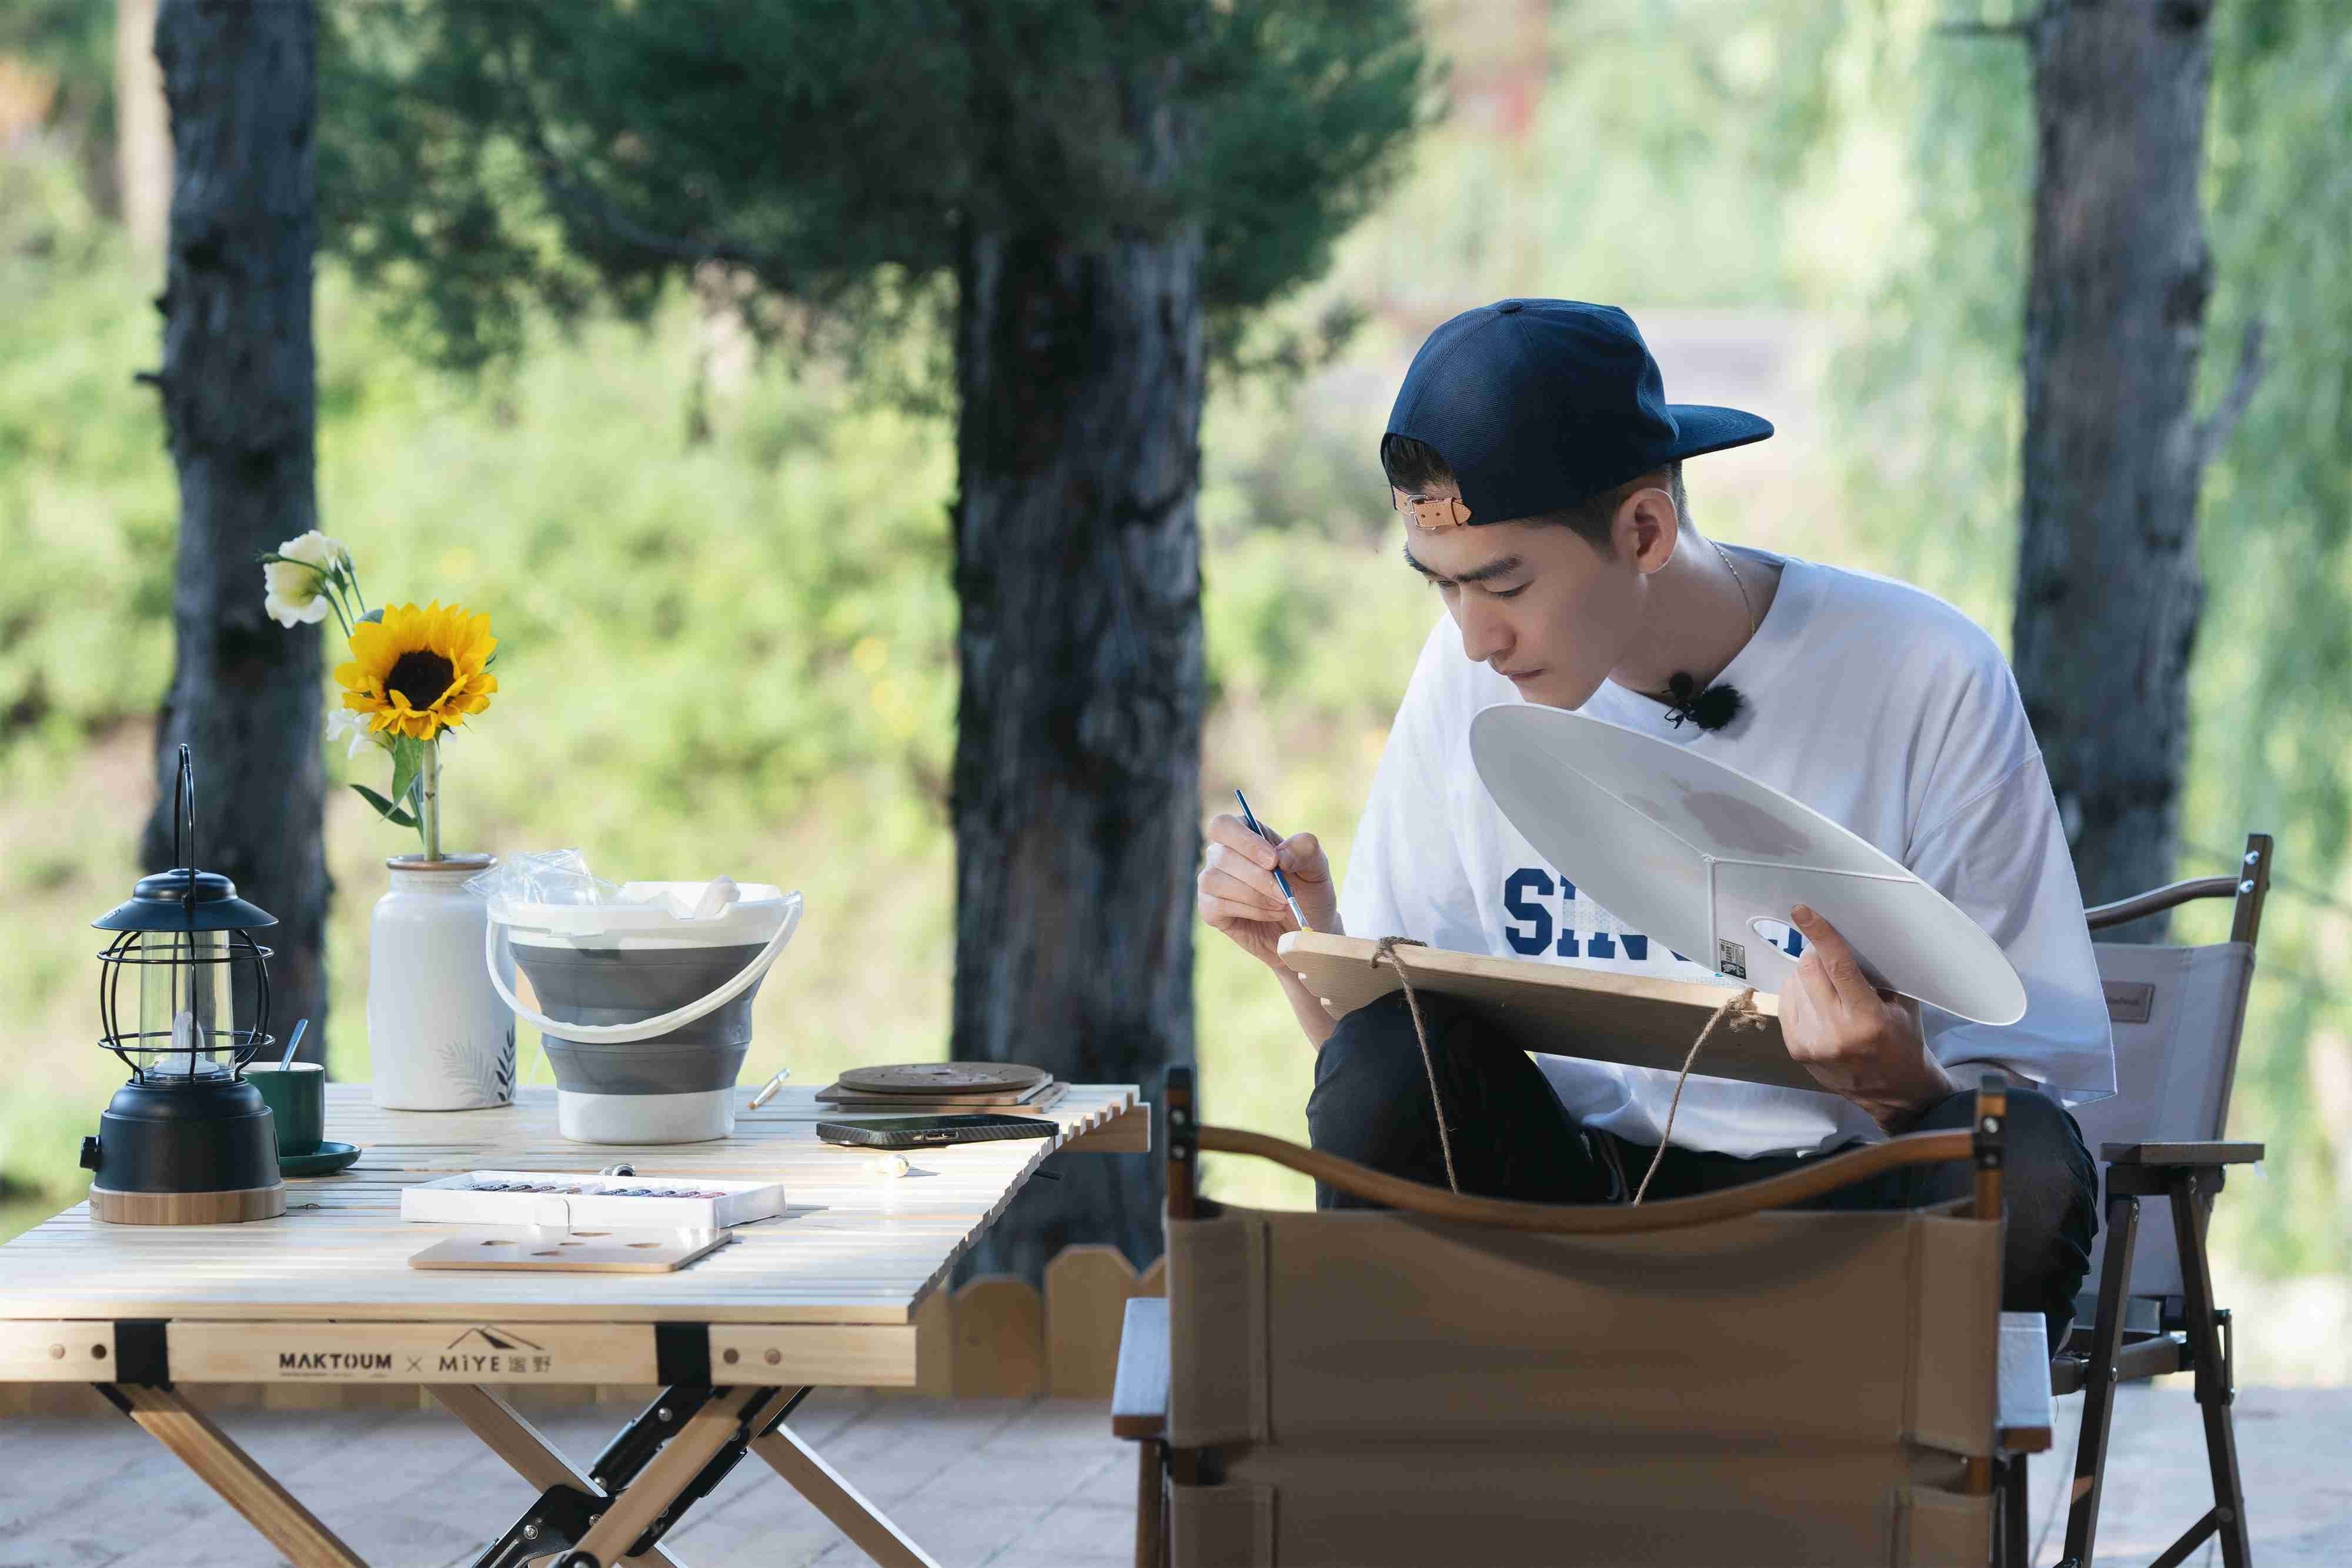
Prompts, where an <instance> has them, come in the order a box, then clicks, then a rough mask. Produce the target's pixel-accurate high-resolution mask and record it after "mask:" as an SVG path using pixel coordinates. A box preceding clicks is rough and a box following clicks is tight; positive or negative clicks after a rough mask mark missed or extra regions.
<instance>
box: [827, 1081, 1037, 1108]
mask: <svg viewBox="0 0 2352 1568" xmlns="http://www.w3.org/2000/svg"><path fill="white" fill-rule="evenodd" d="M1069 1088H1070V1086H1069V1085H1068V1084H1066V1083H1061V1082H1045V1083H1033V1084H1031V1085H1030V1086H1029V1087H1028V1088H1026V1089H1022V1090H1017V1091H1016V1090H1004V1091H999V1092H993V1093H987V1094H958V1095H956V1096H954V1097H953V1098H952V1099H949V1098H944V1097H943V1098H940V1099H936V1100H924V1099H919V1098H918V1097H917V1096H915V1095H912V1094H857V1093H853V1092H850V1091H848V1090H845V1089H844V1088H842V1086H841V1085H840V1084H838V1083H828V1084H826V1085H825V1086H824V1088H822V1089H820V1090H818V1091H817V1092H816V1102H817V1103H818V1104H820V1105H827V1106H831V1107H832V1108H833V1109H834V1110H836V1111H895V1112H898V1113H899V1114H901V1115H908V1116H928V1115H931V1114H934V1113H943V1112H950V1111H970V1110H972V1109H974V1108H976V1107H980V1106H991V1107H996V1108H999V1109H1001V1108H1003V1107H1005V1106H1024V1107H1026V1108H1028V1109H1031V1110H1036V1111H1042V1110H1044V1109H1045V1108H1046V1107H1047V1106H1049V1105H1053V1104H1055V1103H1059V1101H1060V1100H1061V1098H1062V1096H1063V1095H1064V1094H1066V1093H1067V1092H1069Z"/></svg>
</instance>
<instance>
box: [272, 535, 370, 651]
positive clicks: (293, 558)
mask: <svg viewBox="0 0 2352 1568" xmlns="http://www.w3.org/2000/svg"><path fill="white" fill-rule="evenodd" d="M276 558H277V559H270V560H268V561H266V562H264V563H263V565H262V568H261V588H262V596H261V607H262V609H263V610H265V611H267V612H268V614H269V618H270V619H271V620H273V621H275V622H278V624H279V625H280V626H288V627H292V626H300V625H304V624H306V623H309V622H315V621H324V620H325V619H326V618H327V612H328V610H329V609H330V608H331V605H330V604H329V603H328V601H327V577H328V574H329V573H331V572H339V571H343V570H348V569H349V568H350V566H351V564H352V552H351V551H349V550H347V549H344V548H343V545H342V541H341V540H340V539H332V538H328V537H327V536H326V535H324V534H322V533H320V531H319V530H318V529H316V528H312V529H311V530H310V532H308V533H306V534H303V535H301V536H299V538H290V539H288V540H287V541H286V542H285V543H284V544H282V545H279V546H278V549H277V551H276Z"/></svg>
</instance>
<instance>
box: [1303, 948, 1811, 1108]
mask: <svg viewBox="0 0 2352 1568" xmlns="http://www.w3.org/2000/svg"><path fill="white" fill-rule="evenodd" d="M1379 948H1380V944H1379V943H1377V942H1374V941H1372V940H1370V939H1369V938H1367V937H1361V936H1331V935H1328V933H1325V932H1320V931H1291V932H1286V933H1285V934H1284V935H1283V937H1282V940H1281V941H1280V942H1279V943H1278V944H1276V953H1277V954H1278V955H1279V956H1280V957H1281V959H1282V961H1283V963H1284V965H1285V966H1286V967H1288V968H1289V969H1290V971H1291V972H1292V973H1293V974H1296V975H1297V977H1299V978H1300V979H1301V980H1302V981H1304V982H1305V983H1306V985H1307V988H1308V989H1309V990H1312V991H1313V992H1314V993H1315V994H1316V996H1317V997H1318V998H1319V999H1320V1000H1321V1001H1322V1003H1323V1009H1324V1011H1326V1012H1328V1013H1329V1014H1330V1015H1331V1016H1332V1017H1333V1018H1335V1019H1339V1018H1344V1017H1346V1016H1347V1015H1348V1014H1349V1013H1351V1012H1353V1011H1355V1010H1356V1009H1358V1008H1360V1007H1362V1006H1363V1005H1364V1004H1365V1003H1367V1002H1370V1001H1375V1000H1377V999H1379V998H1381V997H1383V996H1386V995H1387V994H1388V993H1389V992H1391V991H1393V990H1396V989H1398V988H1400V987H1401V986H1402V983H1403V982H1402V980H1400V979H1399V978H1398V977H1397V971H1396V967H1395V964H1394V963H1392V962H1391V959H1390V958H1389V957H1386V956H1381V954H1380V951H1379ZM1394 956H1395V958H1396V959H1397V960H1398V961H1401V962H1402V963H1403V964H1405V965H1406V966H1408V967H1409V968H1410V969H1411V972H1412V984H1413V988H1414V989H1415V990H1416V991H1417V992H1419V993H1420V994H1422V995H1423V996H1442V997H1451V998H1454V1000H1456V1001H1458V1002H1461V1003H1462V1004H1463V1005H1465V1007H1467V1008H1468V1009H1470V1011H1471V1013H1472V1014H1473V1015H1474V1016H1475V1018H1476V1019H1478V1021H1479V1023H1480V1025H1481V1026H1482V1027H1483V1028H1484V1029H1485V1030H1488V1031H1491V1033H1492V1035H1493V1037H1494V1038H1495V1039H1496V1040H1502V1041H1507V1042H1508V1043H1509V1044H1511V1045H1514V1046H1517V1048H1518V1049H1520V1050H1521V1051H1540V1052H1543V1053H1546V1054H1549V1055H1552V1056H1576V1057H1583V1058H1587V1059H1589V1060H1591V1061H1614V1062H1622V1063H1623V1064H1625V1065H1626V1066H1629V1067H1649V1068H1655V1069H1657V1070H1658V1071H1664V1072H1675V1071H1680V1070H1681V1068H1682V1064H1683V1059H1684V1058H1685V1057H1686V1056H1688V1055H1689V1054H1690V1048H1691V1041H1693V1040H1696V1039H1697V1038H1698V1035H1699V1031H1700V1030H1703V1029H1705V1028H1706V1021H1707V1019H1709V1018H1711V1017H1713V1016H1714V1014H1715V1011H1716V1009H1718V1008H1720V1007H1721V1006H1722V1005H1723V1004H1724V1002H1725V1001H1727V999H1729V998H1731V997H1732V996H1733V995H1735V994H1736V993H1735V992H1734V991H1731V990H1727V989H1726V988H1723V987H1721V986H1713V985H1706V984H1704V983H1701V982H1698V981H1691V980H1665V979H1658V978H1654V977H1650V976H1646V975H1620V974H1616V973H1614V972H1612V971H1611V970H1607V969H1586V968H1578V967H1573V966H1570V965H1565V964H1543V963H1538V962H1536V961H1534V960H1532V959H1524V958H1497V957H1496V956H1493V955H1491V954H1486V953H1454V952H1448V951H1446V950H1445V949H1444V948H1439V947H1423V946H1403V947H1401V948H1399V949H1397V950H1396V953H1395V955H1394ZM1755 1002H1756V1010H1757V1011H1758V1012H1759V1014H1761V1015H1762V1016H1763V1018H1764V1020H1765V1022H1764V1025H1763V1027H1762V1028H1760V1029H1753V1030H1718V1031H1717V1034H1716V1038H1715V1039H1714V1040H1710V1041H1709V1042H1708V1044H1707V1051H1706V1056H1704V1057H1703V1058H1701V1059H1700V1061H1699V1062H1698V1064H1697V1065H1696V1066H1695V1067H1693V1068H1692V1069H1691V1071H1692V1073H1693V1075H1694V1076H1696V1077H1703V1078H1729V1079H1735V1080H1738V1081H1739V1082H1747V1083H1768V1084H1771V1085H1773V1086H1775V1087H1778V1088H1781V1089H1806V1090H1811V1091H1813V1092H1820V1090H1821V1083H1820V1082H1819V1081H1818V1080H1816V1079H1815V1078H1814V1077H1813V1076H1812V1074H1811V1073H1810V1072H1807V1071H1805V1069H1804V1067H1803V1065H1802V1064H1801V1063H1800V1062H1798V1061H1796V1060H1795V1059H1794V1058H1793V1057H1791V1056H1790V1054H1789V1048H1788V1045H1787V1043H1786V1042H1785V1041H1783V1040H1782V1039H1781V1038H1780V998H1778V997H1776V996H1772V995H1770V994H1769V993H1768V992H1764V991H1759V992H1757V993H1756V998H1755Z"/></svg>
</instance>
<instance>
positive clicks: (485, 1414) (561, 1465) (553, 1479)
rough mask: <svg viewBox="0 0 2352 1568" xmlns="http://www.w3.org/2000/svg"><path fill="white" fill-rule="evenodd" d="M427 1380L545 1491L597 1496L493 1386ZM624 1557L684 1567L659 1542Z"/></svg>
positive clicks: (660, 1567) (661, 1567) (633, 1562)
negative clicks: (558, 1489) (568, 1489)
mask: <svg viewBox="0 0 2352 1568" xmlns="http://www.w3.org/2000/svg"><path fill="white" fill-rule="evenodd" d="M426 1386H428V1387H429V1388H431V1389H432V1391H433V1397H434V1398H435V1399H436V1400H437V1401H439V1402H440V1404H441V1406H442V1407H443V1408H444V1409H446V1410H447V1411H448V1412H449V1414H451V1415H452V1416H456V1417H457V1419H458V1420H460V1421H463V1422H464V1423H465V1424H466V1425H467V1427H468V1428H469V1429H470V1430H471V1431H472V1432H473V1434H474V1436H475V1437H479V1438H480V1439H481V1440H482V1444H483V1446H484V1447H485V1448H488V1449H489V1450H490V1452H492V1453H494V1454H496V1455H497V1456H498V1457H499V1458H501V1459H504V1460H505V1461H506V1462H507V1467H508V1468H509V1469H511V1470H513V1471H514V1473H515V1474H517V1475H519V1476H520V1477H521V1478H522V1479H524V1480H526V1481H529V1482H530V1484H531V1485H532V1486H534V1487H536V1488H538V1489H539V1490H541V1491H542V1492H543V1491H545V1490H547V1489H548V1488H550V1487H555V1486H572V1487H578V1488H579V1489H580V1490H582V1491H584V1492H587V1493H589V1494H590V1495H591V1496H593V1495H595V1494H596V1493H597V1492H598V1491H599V1490H601V1489H600V1488H599V1487H597V1485H596V1484H595V1483H594V1482H593V1481H592V1480H590V1479H588V1478H587V1477H586V1476H584V1475H583V1474H582V1473H581V1472H580V1471H579V1470H578V1469H575V1468H574V1467H573V1466H572V1462H571V1461H570V1460H568V1459H566V1458H564V1457H563V1456H562V1454H560V1453H558V1452H557V1451H556V1450H555V1447H554V1445H552V1444H551V1443H550V1442H549V1441H548V1440H547V1439H546V1438H545V1437H541V1435H540V1432H539V1429H538V1428H537V1427H533V1426H532V1425H531V1424H530V1422H528V1421H526V1420H524V1419H523V1418H522V1416H520V1414H519V1413H518V1412H517V1411H516V1410H515V1408H514V1406H511V1405H509V1404H508V1403H507V1402H506V1401H505V1400H503V1399H501V1398H499V1396H497V1395H495V1394H493V1393H491V1392H490V1391H489V1390H488V1389H487V1388H480V1387H477V1386H475V1385H470V1384H463V1383H436V1384H428V1385H426ZM621 1561H622V1563H623V1564H624V1568H684V1565H683V1564H681V1563H679V1562H678V1561H677V1558H675V1557H673V1556H671V1555H670V1554H669V1553H667V1552H665V1551H663V1550H662V1548H660V1547H658V1546H656V1547H655V1548H654V1549H653V1550H652V1551H651V1552H646V1553H645V1554H644V1555H642V1556H638V1557H625V1558H623V1559H622V1560H621Z"/></svg>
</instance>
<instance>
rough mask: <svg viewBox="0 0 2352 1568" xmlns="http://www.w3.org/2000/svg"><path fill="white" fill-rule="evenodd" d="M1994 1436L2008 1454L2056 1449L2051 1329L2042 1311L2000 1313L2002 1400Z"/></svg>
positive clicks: (1995, 1418) (1995, 1419)
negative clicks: (2052, 1433)
mask: <svg viewBox="0 0 2352 1568" xmlns="http://www.w3.org/2000/svg"><path fill="white" fill-rule="evenodd" d="M1997 1408H1998V1409H1999V1412H2000V1414H1999V1415H1998V1416H1995V1417H1994V1422H1993V1425H1994V1427H1995V1432H1994V1438H1995V1441H1996V1443H1997V1445H1998V1446H1999V1447H2000V1448H2002V1449H2003V1450H2004V1451H2006V1452H2008V1453H2012V1454H2038V1453H2041V1452H2042V1450H2044V1449H2045V1448H2049V1447H2050V1426H2051V1412H2050V1330H2049V1327H2048V1325H2047V1324H2046V1323H2045V1322H2043V1321H2042V1314H2041V1313H2040V1312H2003V1313H2001V1314H2000V1402H1999V1405H1998V1406H1997Z"/></svg>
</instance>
